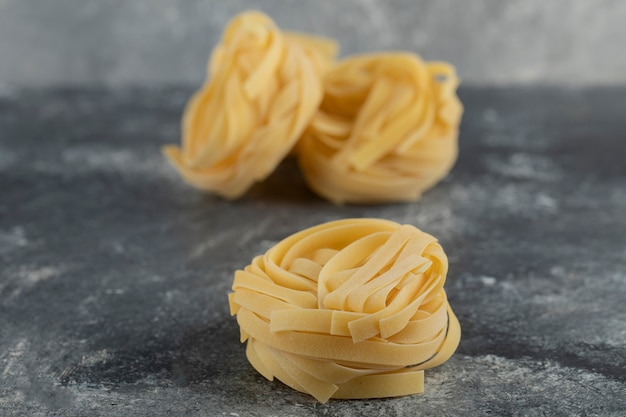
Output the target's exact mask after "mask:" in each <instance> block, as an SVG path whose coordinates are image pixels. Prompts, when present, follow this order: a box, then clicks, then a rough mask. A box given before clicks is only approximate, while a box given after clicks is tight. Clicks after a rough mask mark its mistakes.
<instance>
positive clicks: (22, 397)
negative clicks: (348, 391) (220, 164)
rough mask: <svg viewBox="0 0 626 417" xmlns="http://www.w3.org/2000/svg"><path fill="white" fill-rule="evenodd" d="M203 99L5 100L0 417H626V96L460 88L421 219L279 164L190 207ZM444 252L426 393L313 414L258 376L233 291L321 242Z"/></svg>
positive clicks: (11, 95) (303, 401)
mask: <svg viewBox="0 0 626 417" xmlns="http://www.w3.org/2000/svg"><path fill="white" fill-rule="evenodd" d="M190 92H191V90H189V89H187V88H163V89H125V90H122V89H117V90H106V89H88V90H46V91H36V90H33V91H10V90H3V91H2V92H1V93H0V415H2V416H364V415H384V416H396V415H398V416H403V415H420V416H468V415H477V416H483V415H498V416H500V415H502V416H508V415H519V416H543V415H550V416H572V415H580V416H583V415H587V416H596V415H598V416H624V415H626V89H624V88H622V89H603V88H597V89H575V88H569V89H557V88H544V87H532V88H522V87H517V88H499V89H489V88H466V89H462V90H461V92H460V95H461V98H462V101H463V102H464V104H465V106H466V113H465V115H464V120H463V124H462V132H461V137H460V157H459V160H458V163H457V164H456V166H455V168H454V169H453V171H452V172H451V174H450V175H449V176H448V177H447V178H446V179H445V181H443V182H442V183H441V184H439V185H438V186H437V187H435V188H434V189H432V190H430V191H428V192H427V193H425V195H424V196H423V198H422V199H421V200H420V201H418V202H416V203H410V204H389V205H381V206H346V207H337V206H334V205H332V204H330V203H328V202H326V201H324V200H322V199H320V198H318V197H317V196H315V195H314V194H313V193H312V192H311V191H309V190H308V189H307V187H306V186H305V184H304V182H303V180H302V177H301V176H300V174H299V172H298V170H297V168H296V165H295V163H294V161H290V160H288V161H286V162H285V163H284V164H283V165H281V166H280V168H279V169H278V170H277V171H276V172H275V174H274V175H273V176H272V177H270V178H269V179H268V180H266V181H265V182H264V183H262V184H259V185H257V186H255V187H254V188H253V189H252V190H251V191H250V192H249V193H248V194H247V195H246V196H245V197H244V198H242V199H240V200H238V201H234V202H227V201H224V200H221V199H219V198H217V197H213V196H210V195H206V194H202V193H200V192H198V191H196V190H194V189H192V188H190V187H188V186H187V185H185V184H184V183H183V182H182V181H181V180H180V179H179V178H178V176H177V175H176V173H175V172H174V171H173V170H172V169H171V168H170V167H169V166H168V165H167V164H166V163H165V161H164V159H163V158H162V156H161V154H160V152H159V146H160V145H162V144H166V143H176V142H178V141H179V120H180V115H181V110H182V107H183V105H184V103H185V101H186V100H187V98H188V96H189V94H190ZM346 217H382V218H387V219H391V220H394V221H397V222H402V223H410V224H413V225H416V226H418V227H420V228H421V229H423V230H425V231H427V232H429V233H431V234H433V235H435V236H437V237H438V238H439V240H440V242H441V244H442V246H443V247H444V249H445V250H446V252H447V253H448V256H449V258H450V272H449V274H448V281H447V284H446V288H447V292H448V295H449V300H450V304H451V305H452V308H453V309H454V310H455V312H456V313H457V315H458V317H459V320H460V322H461V326H462V328H463V336H462V340H461V344H460V346H459V348H458V351H457V353H456V354H455V355H454V356H453V358H452V359H451V360H450V361H448V362H447V363H446V364H444V365H442V366H441V367H439V368H436V369H432V370H428V371H426V377H425V385H426V389H425V393H424V394H422V395H417V396H409V397H403V398H394V399H383V400H363V401H361V400H359V401H340V400H331V401H330V402H328V403H327V404H324V405H322V404H319V403H317V402H316V401H315V400H313V399H312V398H311V397H309V396H306V395H304V394H301V393H298V392H295V391H293V390H291V389H290V388H288V387H286V386H284V385H282V384H281V383H280V382H278V381H276V382H268V381H266V380H265V379H263V377H261V376H260V375H258V374H257V373H256V372H255V371H254V369H252V367H251V366H250V365H249V364H248V362H247V360H246V358H245V354H244V346H243V345H241V344H240V343H239V340H238V327H237V324H236V321H235V319H234V318H232V317H231V316H230V315H229V312H228V304H227V297H226V295H227V293H228V292H229V289H230V286H231V283H232V278H233V272H234V271H235V270H236V269H238V268H242V267H244V266H245V265H246V264H247V263H248V262H249V260H251V259H252V257H253V256H255V255H257V254H260V253H262V252H264V251H265V250H267V249H268V248H269V247H271V246H272V245H273V244H274V243H276V242H278V241H279V240H280V239H282V238H283V237H286V236H287V235H289V234H291V233H294V232H296V231H298V230H300V229H302V228H305V227H308V226H312V225H315V224H318V223H321V222H324V221H328V220H332V219H339V218H346Z"/></svg>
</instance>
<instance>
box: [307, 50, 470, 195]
mask: <svg viewBox="0 0 626 417" xmlns="http://www.w3.org/2000/svg"><path fill="white" fill-rule="evenodd" d="M457 86H458V78H457V76H456V74H455V71H454V67H452V66H451V65H449V64H447V63H443V62H428V63H425V62H423V61H422V60H421V58H419V57H418V56H417V55H414V54H410V53H388V54H369V55H361V56H355V57H351V58H347V59H345V60H343V61H342V62H340V63H339V65H337V66H336V67H335V68H334V69H333V70H331V71H330V72H329V73H328V74H327V75H326V77H325V78H324V99H323V101H322V104H321V106H320V109H319V111H318V113H317V114H316V116H315V117H314V118H313V120H312V122H311V125H310V126H309V128H308V129H307V131H306V132H305V134H304V137H303V139H302V140H301V141H300V144H299V147H298V154H299V163H300V167H301V168H302V171H303V173H304V175H305V178H306V180H307V182H308V184H309V185H310V186H311V188H313V190H314V191H315V192H317V193H318V194H319V195H321V196H323V197H325V198H327V199H329V200H331V201H333V202H335V203H338V204H341V203H378V202H387V201H410V200H415V199H417V198H419V196H420V194H421V193H422V192H424V191H425V190H426V189H428V188H430V187H432V186H433V185H435V184H436V183H437V182H438V181H439V180H441V179H442V178H443V177H444V176H445V175H446V174H447V173H448V171H449V170H450V169H451V167H452V165H453V164H454V162H455V161H456V157H457V138H458V128H459V123H460V119H461V115H462V113H463V107H462V105H461V103H460V101H459V99H458V97H457V96H456V87H457Z"/></svg>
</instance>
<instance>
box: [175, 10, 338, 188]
mask: <svg viewBox="0 0 626 417" xmlns="http://www.w3.org/2000/svg"><path fill="white" fill-rule="evenodd" d="M335 53H336V45H335V43H334V42H332V41H329V40H327V39H323V38H316V37H311V36H307V35H302V34H290V33H283V32H281V31H280V30H279V29H278V28H277V27H276V25H275V24H274V22H273V21H272V20H271V19H270V18H269V17H268V16H266V15H264V14H262V13H260V12H246V13H242V14H241V15H239V16H237V17H235V18H234V19H233V20H232V21H231V22H230V23H229V25H228V26H227V28H226V30H225V31H224V34H223V36H222V41H221V43H220V44H219V45H218V46H217V47H216V48H215V49H214V51H213V53H212V55H211V60H210V62H209V71H208V72H209V73H208V75H207V77H208V78H207V82H206V83H205V85H204V86H203V87H202V89H200V91H198V92H197V93H196V94H195V95H194V96H193V97H192V98H191V99H190V101H189V103H188V104H187V107H186V109H185V113H184V116H183V121H182V130H183V132H182V133H183V145H182V149H181V148H179V147H177V146H166V147H164V148H163V152H164V154H165V155H166V156H167V158H168V159H169V161H170V162H171V163H172V165H173V166H174V167H175V168H176V169H177V170H178V171H179V173H180V174H181V176H182V177H183V178H184V179H185V180H186V181H187V182H188V183H190V184H192V185H193V186H195V187H198V188H201V189H204V190H208V191H211V192H214V193H216V194H219V195H221V196H223V197H225V198H228V199H234V198H237V197H239V196H241V195H242V194H243V193H245V192H246V191H247V190H248V189H249V188H250V187H251V186H252V185H253V184H254V183H255V182H257V181H260V180H262V179H264V178H265V177H267V176H268V175H269V174H270V173H271V172H272V171H273V170H274V168H275V167H276V165H277V164H278V163H279V162H280V161H281V160H282V159H283V158H284V156H285V155H286V154H288V153H289V152H290V151H291V149H292V148H293V146H294V144H295V143H296V141H297V140H298V138H299V137H300V136H301V134H302V131H303V130H304V129H305V127H306V126H307V125H308V123H309V122H310V119H311V117H312V116H313V114H314V113H315V111H317V108H318V105H319V103H320V101H321V99H322V86H321V77H322V75H323V74H324V73H325V72H326V71H327V70H328V69H329V68H330V66H331V65H332V60H333V56H334V55H335Z"/></svg>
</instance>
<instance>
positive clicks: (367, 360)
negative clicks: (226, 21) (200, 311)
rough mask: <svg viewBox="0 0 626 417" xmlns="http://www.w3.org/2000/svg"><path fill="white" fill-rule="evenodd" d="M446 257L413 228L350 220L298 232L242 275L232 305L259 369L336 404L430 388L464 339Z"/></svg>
mask: <svg viewBox="0 0 626 417" xmlns="http://www.w3.org/2000/svg"><path fill="white" fill-rule="evenodd" d="M447 270H448V260H447V257H446V255H445V253H444V252H443V249H442V248H441V246H440V245H439V243H437V240H436V239H435V238H434V237H433V236H431V235H429V234H426V233H424V232H422V231H420V230H418V229H416V228H415V227H413V226H409V225H399V224H397V223H394V222H391V221H387V220H380V219H346V220H338V221H332V222H329V223H324V224H321V225H318V226H315V227H312V228H309V229H306V230H303V231H301V232H299V233H296V234H294V235H292V236H290V237H288V238H286V239H284V240H282V241H281V242H279V243H278V244H277V245H276V246H274V247H273V248H271V249H270V250H268V251H267V252H266V253H265V254H264V255H262V256H258V257H256V258H254V260H253V261H252V263H251V264H250V265H248V266H247V267H246V268H245V269H244V270H243V271H241V270H240V271H237V272H236V273H235V279H234V283H233V291H234V292H233V293H231V294H229V301H230V308H231V313H232V314H233V315H235V314H236V315H237V322H238V323H239V326H240V330H241V341H242V343H243V342H245V341H247V349H246V354H247V357H248V360H249V361H250V363H251V364H252V366H254V368H255V369H256V370H257V371H258V372H259V373H261V374H262V375H263V376H264V377H266V378H267V379H269V380H273V379H274V378H278V379H279V380H281V381H282V382H284V383H285V384H287V385H288V386H290V387H292V388H294V389H296V390H298V391H302V392H305V393H309V394H311V395H312V396H313V397H315V398H316V399H317V400H319V401H320V402H326V401H327V400H328V399H329V398H380V397H394V396H401V395H408V394H415V393H420V392H422V391H423V378H424V369H427V368H432V367H435V366H437V365H440V364H442V363H443V362H445V361H446V360H447V359H448V358H449V357H450V356H451V355H452V354H453V353H454V351H455V350H456V347H457V345H458V343H459V340H460V335H461V333H460V332H461V331H460V326H459V322H458V320H457V318H456V316H455V315H454V313H453V312H452V310H451V308H450V306H449V305H448V302H447V298H446V293H445V291H444V289H443V284H444V282H445V279H446V274H447Z"/></svg>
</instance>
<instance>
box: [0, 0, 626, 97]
mask: <svg viewBox="0 0 626 417" xmlns="http://www.w3.org/2000/svg"><path fill="white" fill-rule="evenodd" d="M248 8H257V9H261V10H264V11H266V12H267V13H269V14H270V15H271V16H272V17H274V19H275V20H276V21H277V22H278V24H279V25H280V26H281V27H283V28H289V29H299V30H302V31H308V32H313V33H318V34H325V35H328V36H332V37H335V38H337V39H339V40H340V42H341V45H342V53H343V54H344V55H345V54H351V53H356V52H364V51H369V50H380V49H408V50H412V51H416V52H418V53H420V54H421V55H422V56H424V57H425V58H426V59H441V60H447V61H450V62H452V63H454V64H455V65H456V66H457V67H458V69H459V72H460V74H461V77H462V79H463V80H464V82H465V83H466V84H474V85H501V84H537V83H540V84H557V85H598V84H602V85H615V84H624V83H626V53H624V45H625V44H626V25H624V24H623V23H624V18H625V17H626V2H624V1H617V0H613V1H611V0H600V1H589V0H570V1H566V0H553V1H549V2H547V1H542V0H525V1H522V0H516V1H507V2H502V1H499V0H475V1H472V2H463V1H452V0H440V1H424V0H422V1H412V0H397V1H376V0H330V1H327V0H321V1H294V0H269V1H263V2H260V3H259V2H247V1H243V0H232V1H218V0H0V87H3V86H4V87H24V86H27V87H31V86H34V87H46V86H57V85H78V86H80V85H85V84H92V83H98V84H105V85H109V86H120V85H127V84H134V85H145V86H154V85H162V84H192V85H195V84H197V83H200V82H201V80H202V79H203V76H204V73H205V62H206V60H207V56H208V54H209V52H210V50H211V48H212V46H213V45H214V44H215V42H217V40H218V38H219V35H220V33H221V30H222V28H223V27H224V25H225V24H226V22H227V21H228V20H229V19H230V18H231V17H232V16H233V15H235V14H236V13H238V12H240V11H242V10H245V9H248Z"/></svg>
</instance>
